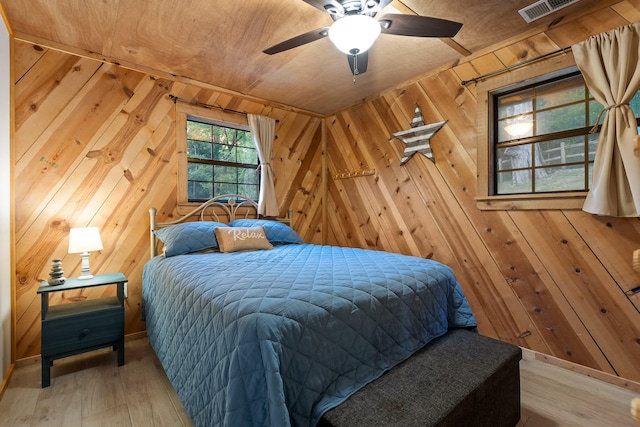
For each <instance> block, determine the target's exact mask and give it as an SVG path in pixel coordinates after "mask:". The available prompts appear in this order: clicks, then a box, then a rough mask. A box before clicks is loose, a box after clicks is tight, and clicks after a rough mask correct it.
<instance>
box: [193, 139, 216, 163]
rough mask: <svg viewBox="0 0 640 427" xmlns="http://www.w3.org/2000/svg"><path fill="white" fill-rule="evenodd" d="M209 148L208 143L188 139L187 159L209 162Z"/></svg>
mask: <svg viewBox="0 0 640 427" xmlns="http://www.w3.org/2000/svg"><path fill="white" fill-rule="evenodd" d="M211 147H212V146H211V143H209V142H201V141H194V140H192V139H190V140H188V141H187V157H189V158H190V159H205V160H211Z"/></svg>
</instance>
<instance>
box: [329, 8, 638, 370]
mask: <svg viewBox="0 0 640 427" xmlns="http://www.w3.org/2000/svg"><path fill="white" fill-rule="evenodd" d="M639 18H640V2H638V1H623V2H618V3H614V4H613V5H611V6H607V7H604V8H602V7H601V8H600V9H598V10H595V9H594V10H587V11H584V12H583V14H582V15H581V16H579V17H577V18H576V19H574V20H567V21H564V22H560V23H559V24H557V25H556V26H553V27H551V28H548V29H545V30H544V31H541V32H540V31H539V32H535V33H531V34H527V35H523V36H522V37H520V38H519V39H514V40H510V41H506V42H505V43H504V44H501V45H500V46H496V47H494V49H491V50H488V51H487V52H485V53H484V54H478V55H475V56H474V57H472V58H470V59H469V60H468V61H465V62H464V63H460V64H455V65H454V66H452V67H448V68H446V69H443V70H438V71H437V72H434V73H430V74H429V75H427V76H425V77H424V78H421V79H419V80H418V81H416V82H415V83H413V84H409V85H406V86H403V87H400V88H397V89H396V90H393V91H390V92H388V93H386V94H383V95H382V96H379V97H375V98H374V99H370V100H366V101H365V102H363V103H361V104H360V105H356V106H353V107H351V108H349V109H346V110H345V111H340V112H337V113H335V114H334V115H332V116H331V117H329V118H328V119H327V125H328V135H329V137H328V142H327V144H328V148H327V156H328V164H329V170H330V171H329V174H330V176H332V175H333V174H335V173H337V172H339V171H345V170H347V171H350V170H359V169H360V168H362V167H364V168H375V170H376V174H375V175H374V176H365V177H357V178H351V179H340V180H334V179H330V180H329V188H328V192H329V194H330V197H329V200H328V204H329V207H328V211H329V212H336V213H337V215H330V217H329V233H328V234H329V236H330V243H332V244H337V245H345V246H358V247H363V248H374V249H382V250H388V251H393V252H400V253H405V254H411V255H415V256H419V257H425V258H433V259H436V260H439V261H442V262H444V263H446V264H448V265H450V266H451V267H452V268H453V269H454V271H455V272H456V275H457V277H458V279H459V280H460V282H461V284H462V286H463V289H464V291H465V293H466V295H467V297H468V298H469V300H470V303H471V306H472V308H473V310H474V312H475V314H476V316H477V318H478V321H479V330H480V332H481V333H483V334H486V335H489V336H493V337H496V338H499V339H501V340H504V341H507V342H511V343H513V344H517V345H520V346H522V347H526V348H530V349H533V350H536V351H539V352H542V353H545V354H550V355H553V356H556V357H558V358H561V359H565V360H569V361H572V362H575V363H578V364H581V365H584V366H588V367H592V368H595V369H598V370H601V371H605V372H608V373H613V374H616V375H620V376H622V377H625V378H629V379H633V380H635V381H638V380H640V363H638V361H640V314H639V311H638V310H639V308H640V294H635V295H627V294H626V291H628V290H630V289H632V288H634V287H637V286H638V285H640V275H639V274H638V273H637V272H634V271H633V269H632V266H631V254H632V251H633V249H637V248H640V221H639V220H638V218H627V219H624V218H611V217H596V216H592V215H590V214H587V213H585V212H582V211H580V210H566V211H563V210H531V211H480V210H479V209H478V208H477V206H476V202H475V200H474V197H475V196H476V189H477V179H478V178H477V173H478V165H477V163H476V162H477V160H476V158H477V133H476V129H477V127H476V116H477V111H478V109H477V97H476V91H475V86H474V85H473V84H471V85H467V86H463V85H462V84H461V82H462V81H463V80H468V79H471V78H473V77H476V76H479V75H481V74H484V73H489V72H492V71H494V70H498V69H500V68H502V67H505V66H509V65H512V64H516V63H518V62H520V61H524V60H527V59H529V58H534V57H537V56H539V55H542V54H545V53H548V52H552V51H555V50H557V49H559V48H564V47H567V46H570V45H571V44H573V43H576V42H579V41H581V40H584V39H586V38H588V37H589V36H591V35H593V34H598V33H600V32H604V31H608V30H610V29H612V28H616V27H619V26H622V25H627V24H629V23H633V22H637V21H638V20H639ZM416 103H417V104H419V105H420V107H421V110H422V113H423V117H424V119H425V123H434V122H437V121H440V120H448V122H447V124H446V125H445V126H444V127H443V128H442V129H441V130H440V131H439V132H438V133H437V134H436V135H435V136H434V137H433V138H432V148H433V151H434V154H435V158H436V162H435V164H434V163H432V162H431V161H430V160H428V159H427V158H426V157H424V156H421V155H416V156H414V158H412V159H411V160H410V161H409V162H408V163H406V165H405V166H402V167H400V166H399V159H400V156H401V154H402V152H403V150H404V144H403V143H402V142H401V141H399V140H398V139H396V138H392V134H393V133H394V132H398V131H400V130H403V129H407V128H408V127H409V126H410V120H411V119H412V117H413V111H414V108H415V105H416ZM639 161H640V159H639Z"/></svg>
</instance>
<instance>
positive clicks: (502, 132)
mask: <svg viewBox="0 0 640 427" xmlns="http://www.w3.org/2000/svg"><path fill="white" fill-rule="evenodd" d="M533 129H534V127H533V115H531V114H522V115H520V116H517V117H511V118H509V119H506V120H500V121H499V122H498V142H507V141H512V140H514V139H520V138H528V137H530V136H533Z"/></svg>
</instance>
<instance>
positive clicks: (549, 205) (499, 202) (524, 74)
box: [476, 52, 587, 210]
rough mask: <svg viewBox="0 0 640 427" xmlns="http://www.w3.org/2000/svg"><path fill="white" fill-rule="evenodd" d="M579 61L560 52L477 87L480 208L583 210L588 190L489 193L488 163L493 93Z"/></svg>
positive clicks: (489, 168)
mask: <svg viewBox="0 0 640 427" xmlns="http://www.w3.org/2000/svg"><path fill="white" fill-rule="evenodd" d="M575 66H576V63H575V60H574V58H573V54H572V53H571V52H568V53H565V54H560V55H558V56H554V57H551V58H548V59H545V60H541V61H539V62H534V63H532V64H529V65H527V66H523V67H521V68H516V69H514V70H512V71H509V72H505V73H502V74H499V75H497V76H494V77H492V78H488V79H486V80H482V81H480V82H479V83H478V86H477V88H476V93H477V100H478V116H477V120H476V126H477V129H478V151H477V153H478V155H477V164H478V191H477V195H476V205H477V207H478V209H480V210H526V209H582V206H583V205H584V200H585V198H586V196H587V192H586V191H578V192H568V193H537V194H516V195H499V196H493V195H490V194H489V173H492V168H491V167H490V165H489V159H490V158H491V157H492V156H491V151H492V150H493V149H494V148H493V146H492V144H491V141H490V139H489V138H490V131H489V127H490V124H491V121H492V118H491V117H490V116H489V111H490V108H489V107H490V106H489V99H490V96H489V95H490V93H491V92H495V91H499V90H502V89H504V88H506V87H508V86H512V85H515V84H518V83H521V82H524V81H525V80H527V81H536V80H539V81H542V80H546V79H548V78H550V77H551V76H552V75H553V74H554V73H557V72H559V71H563V70H565V69H568V68H570V67H575Z"/></svg>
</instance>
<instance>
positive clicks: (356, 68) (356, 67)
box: [353, 53, 358, 86]
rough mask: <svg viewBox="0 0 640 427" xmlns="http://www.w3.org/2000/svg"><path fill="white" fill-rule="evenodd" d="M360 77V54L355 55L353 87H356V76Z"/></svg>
mask: <svg viewBox="0 0 640 427" xmlns="http://www.w3.org/2000/svg"><path fill="white" fill-rule="evenodd" d="M357 75H358V54H357V53H354V54H353V85H354V86H355V85H356V76H357Z"/></svg>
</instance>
